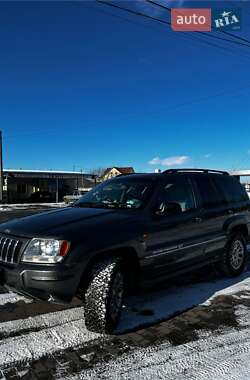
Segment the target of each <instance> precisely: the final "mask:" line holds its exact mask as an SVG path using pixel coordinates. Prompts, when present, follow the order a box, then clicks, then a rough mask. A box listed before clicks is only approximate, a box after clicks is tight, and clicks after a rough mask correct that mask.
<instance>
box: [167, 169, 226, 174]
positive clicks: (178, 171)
mask: <svg viewBox="0 0 250 380" xmlns="http://www.w3.org/2000/svg"><path fill="white" fill-rule="evenodd" d="M183 172H190V173H217V174H223V175H229V173H228V172H226V171H223V170H213V169H167V170H164V172H162V174H172V173H183Z"/></svg>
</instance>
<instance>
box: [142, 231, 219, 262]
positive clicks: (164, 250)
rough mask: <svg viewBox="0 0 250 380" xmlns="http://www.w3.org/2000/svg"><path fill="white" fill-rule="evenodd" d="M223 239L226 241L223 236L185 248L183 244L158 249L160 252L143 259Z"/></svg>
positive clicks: (154, 252)
mask: <svg viewBox="0 0 250 380" xmlns="http://www.w3.org/2000/svg"><path fill="white" fill-rule="evenodd" d="M224 239H226V236H225V235H224V236H220V237H217V238H215V239H210V240H205V241H203V242H200V243H194V244H188V245H185V246H184V245H183V244H179V245H176V246H173V247H171V248H167V249H160V250H157V251H153V254H152V255H150V256H147V257H145V259H152V258H154V257H158V256H162V255H166V254H167V253H169V252H177V251H179V250H181V249H182V250H183V249H187V248H192V247H197V246H199V245H202V244H208V243H214V242H217V241H220V240H224Z"/></svg>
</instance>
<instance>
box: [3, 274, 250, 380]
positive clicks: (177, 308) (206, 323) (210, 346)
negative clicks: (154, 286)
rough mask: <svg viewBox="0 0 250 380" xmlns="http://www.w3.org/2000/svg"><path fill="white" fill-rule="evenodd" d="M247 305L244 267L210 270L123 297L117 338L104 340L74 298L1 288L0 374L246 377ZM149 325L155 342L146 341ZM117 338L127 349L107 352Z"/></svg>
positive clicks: (249, 374) (249, 350)
mask: <svg viewBox="0 0 250 380" xmlns="http://www.w3.org/2000/svg"><path fill="white" fill-rule="evenodd" d="M249 306H250V271H246V272H245V273H244V274H243V275H242V276H241V277H239V278H237V279H219V278H217V277H215V276H213V275H211V277H208V278H206V279H205V280H204V281H203V280H199V281H191V283H187V284H185V285H184V286H183V285H182V286H181V285H171V286H170V287H168V288H166V289H162V290H158V291H153V292H148V293H145V294H141V295H137V296H134V297H130V298H128V299H127V300H126V302H125V306H124V310H123V313H122V318H121V322H120V325H119V327H118V329H117V332H116V336H115V337H104V336H101V335H100V334H95V333H91V332H89V331H87V330H86V327H85V324H84V318H83V308H82V306H81V305H80V304H79V303H75V304H73V305H71V307H70V308H64V307H62V306H53V305H48V304H45V303H39V302H33V301H31V300H30V299H27V298H25V297H22V296H18V295H16V294H14V293H11V292H6V291H5V290H4V289H2V288H0V311H1V312H0V374H2V379H6V380H8V379H9V378H12V377H9V375H10V374H11V373H12V374H13V371H15V374H16V376H17V377H16V378H22V377H23V378H25V379H32V378H33V377H32V376H33V375H34V374H36V371H37V368H40V371H41V368H43V371H45V372H44V376H45V377H43V378H46V379H47V378H48V379H50V378H57V379H59V378H61V379H69V380H73V379H74V380H76V379H135V378H136V379H169V380H174V379H178V380H179V379H197V380H198V379H201V380H203V379H213V380H217V379H218V380H222V379H240V380H247V379H250V360H249V359H250V309H249ZM215 310H217V311H216V313H217V312H218V313H219V314H218V315H217V314H216V315H215V317H214V313H215ZM146 311H147V312H146ZM149 311H150V312H149ZM228 315H230V319H229V317H228ZM214 325H215V327H214ZM148 326H151V327H148ZM152 326H153V327H152ZM190 326H192V329H193V331H192V334H191V335H190V336H191V338H190V337H188V339H186V341H185V339H184V336H185V334H186V333H187V331H189V330H190ZM211 326H213V327H211ZM152 328H154V329H155V331H156V333H155V335H158V337H159V338H161V339H159V342H157V341H156V342H154V343H152V344H151V343H150V339H149V340H147V344H146V345H145V344H143V339H146V338H148V336H149V335H150V331H151V332H152V330H151V329H152ZM176 329H177V330H178V329H179V330H180V335H181V340H180V341H178V340H177V341H176V340H175V338H174V335H173V333H174V332H175V331H176ZM155 338H157V336H155ZM182 338H183V342H182ZM140 339H141V340H140ZM121 341H123V342H125V346H126V347H125V348H126V349H124V347H123V350H122V351H121V352H120V353H117V352H118V351H117V350H115V349H114V351H112V349H111V348H112V347H114V345H118V346H119V345H121ZM133 342H134V344H133ZM138 342H139V343H138ZM140 342H141V343H142V344H140ZM110 352H111V354H110ZM108 353H109V355H107V354H108ZM70 355H71V356H72V355H75V356H74V357H75V358H77V359H70ZM107 356H108V359H107ZM72 360H73V361H72ZM48 362H49V363H50V366H51V367H50V366H48V365H47V364H46V363H48ZM76 362H77V363H78V362H79V363H78V366H76V365H75V367H74V366H73V365H69V363H74V364H76ZM37 363H39V365H40V367H39V366H38V364H37ZM51 363H53V370H52V369H51V368H52V364H51ZM46 370H47V371H48V372H47V375H46ZM51 371H52V372H51ZM51 373H53V375H51ZM46 376H48V377H46ZM51 376H52V377H51ZM34 378H35V377H34ZM0 379H1V377H0Z"/></svg>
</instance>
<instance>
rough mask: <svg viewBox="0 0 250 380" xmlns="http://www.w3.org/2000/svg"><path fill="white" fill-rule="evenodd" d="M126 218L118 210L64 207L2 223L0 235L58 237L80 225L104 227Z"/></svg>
mask: <svg viewBox="0 0 250 380" xmlns="http://www.w3.org/2000/svg"><path fill="white" fill-rule="evenodd" d="M128 218H129V215H128V212H124V211H120V210H110V209H95V208H78V207H66V208H62V209H59V210H53V211H49V212H43V213H39V214H36V215H32V216H26V217H24V218H19V219H15V220H12V221H10V222H6V223H3V224H1V225H0V233H6V234H11V235H17V236H26V237H36V236H40V235H48V236H49V235H53V234H56V235H60V234H61V233H62V234H63V232H64V231H67V230H70V229H72V228H73V229H75V228H77V227H78V226H82V224H86V225H90V224H92V223H94V224H100V223H101V224H103V223H105V225H106V223H107V222H109V221H110V222H113V223H114V222H116V221H118V220H119V221H121V220H126V219H128ZM129 219H130V218H129Z"/></svg>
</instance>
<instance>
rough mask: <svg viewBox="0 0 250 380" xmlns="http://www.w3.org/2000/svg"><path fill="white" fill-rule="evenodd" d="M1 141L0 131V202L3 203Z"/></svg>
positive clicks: (0, 132) (0, 134)
mask: <svg viewBox="0 0 250 380" xmlns="http://www.w3.org/2000/svg"><path fill="white" fill-rule="evenodd" d="M2 145H3V141H2V131H0V202H1V203H2V202H3V147H2Z"/></svg>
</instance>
